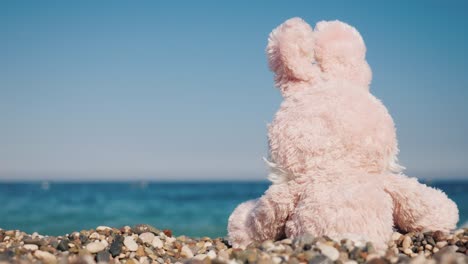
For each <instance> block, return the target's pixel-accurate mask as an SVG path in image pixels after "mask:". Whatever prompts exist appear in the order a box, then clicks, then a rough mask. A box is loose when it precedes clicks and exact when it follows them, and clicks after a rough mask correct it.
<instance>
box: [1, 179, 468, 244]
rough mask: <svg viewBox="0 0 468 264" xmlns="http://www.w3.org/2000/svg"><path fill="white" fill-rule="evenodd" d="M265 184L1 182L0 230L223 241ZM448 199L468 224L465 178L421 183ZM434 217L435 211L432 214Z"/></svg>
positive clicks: (463, 222)
mask: <svg viewBox="0 0 468 264" xmlns="http://www.w3.org/2000/svg"><path fill="white" fill-rule="evenodd" d="M269 184H270V183H269V182H266V181H258V182H238V181H236V182H206V181H204V182H144V181H143V182H89V183H83V182H80V183H70V182H68V183H65V182H16V183H13V182H8V183H6V182H4V183H0V228H2V229H6V230H9V229H19V230H22V231H25V232H27V233H32V232H38V233H40V234H44V235H55V236H56V235H64V234H68V233H71V232H73V231H80V230H83V229H91V228H96V227H97V226H101V225H105V226H111V227H122V226H125V225H129V226H133V225H135V224H141V223H145V224H150V225H152V226H155V227H157V228H159V229H170V230H172V232H173V233H174V234H175V235H188V236H194V237H203V236H210V237H223V236H225V235H226V233H227V231H226V226H227V221H228V217H229V215H230V213H231V212H232V211H233V210H234V208H235V207H236V206H237V205H238V204H239V203H241V202H243V201H246V200H249V199H254V198H257V197H259V196H261V195H262V194H263V192H264V191H265V190H266V189H267V188H268V186H269ZM426 184H428V185H430V186H433V187H436V188H439V189H441V190H443V191H444V192H446V193H447V195H448V196H449V197H450V198H451V199H453V200H454V201H455V202H456V203H457V205H458V208H459V210H460V222H459V227H461V226H463V225H465V226H466V225H467V224H468V180H465V181H463V180H457V181H434V182H428V183H426ZM434 213H435V214H437V213H438V212H434Z"/></svg>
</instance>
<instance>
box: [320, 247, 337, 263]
mask: <svg viewBox="0 0 468 264" xmlns="http://www.w3.org/2000/svg"><path fill="white" fill-rule="evenodd" d="M317 246H318V248H319V249H320V251H321V252H322V254H323V255H325V256H327V257H328V258H329V259H331V260H332V261H335V260H337V259H338V258H339V257H340V252H338V250H337V249H336V248H334V247H332V246H329V245H326V244H322V243H318V244H317Z"/></svg>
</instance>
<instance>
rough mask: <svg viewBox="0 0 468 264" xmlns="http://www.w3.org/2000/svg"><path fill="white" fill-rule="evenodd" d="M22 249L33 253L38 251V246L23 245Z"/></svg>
mask: <svg viewBox="0 0 468 264" xmlns="http://www.w3.org/2000/svg"><path fill="white" fill-rule="evenodd" d="M23 247H24V248H25V249H27V250H31V251H34V250H38V249H39V246H37V245H34V244H25V245H24V246H23Z"/></svg>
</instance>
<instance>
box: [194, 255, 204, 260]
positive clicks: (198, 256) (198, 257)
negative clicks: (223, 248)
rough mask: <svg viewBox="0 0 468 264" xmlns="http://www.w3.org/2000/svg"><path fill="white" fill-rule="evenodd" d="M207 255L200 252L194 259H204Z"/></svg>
mask: <svg viewBox="0 0 468 264" xmlns="http://www.w3.org/2000/svg"><path fill="white" fill-rule="evenodd" d="M206 257H207V256H206V255H205V254H198V255H196V256H195V257H193V259H198V260H204V259H205V258H206Z"/></svg>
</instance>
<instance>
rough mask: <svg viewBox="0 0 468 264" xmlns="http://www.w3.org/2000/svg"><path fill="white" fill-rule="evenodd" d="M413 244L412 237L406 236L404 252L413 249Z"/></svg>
mask: <svg viewBox="0 0 468 264" xmlns="http://www.w3.org/2000/svg"><path fill="white" fill-rule="evenodd" d="M411 244H412V241H411V237H410V236H408V235H406V236H405V237H404V238H403V243H402V247H403V250H406V249H409V248H410V247H411Z"/></svg>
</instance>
